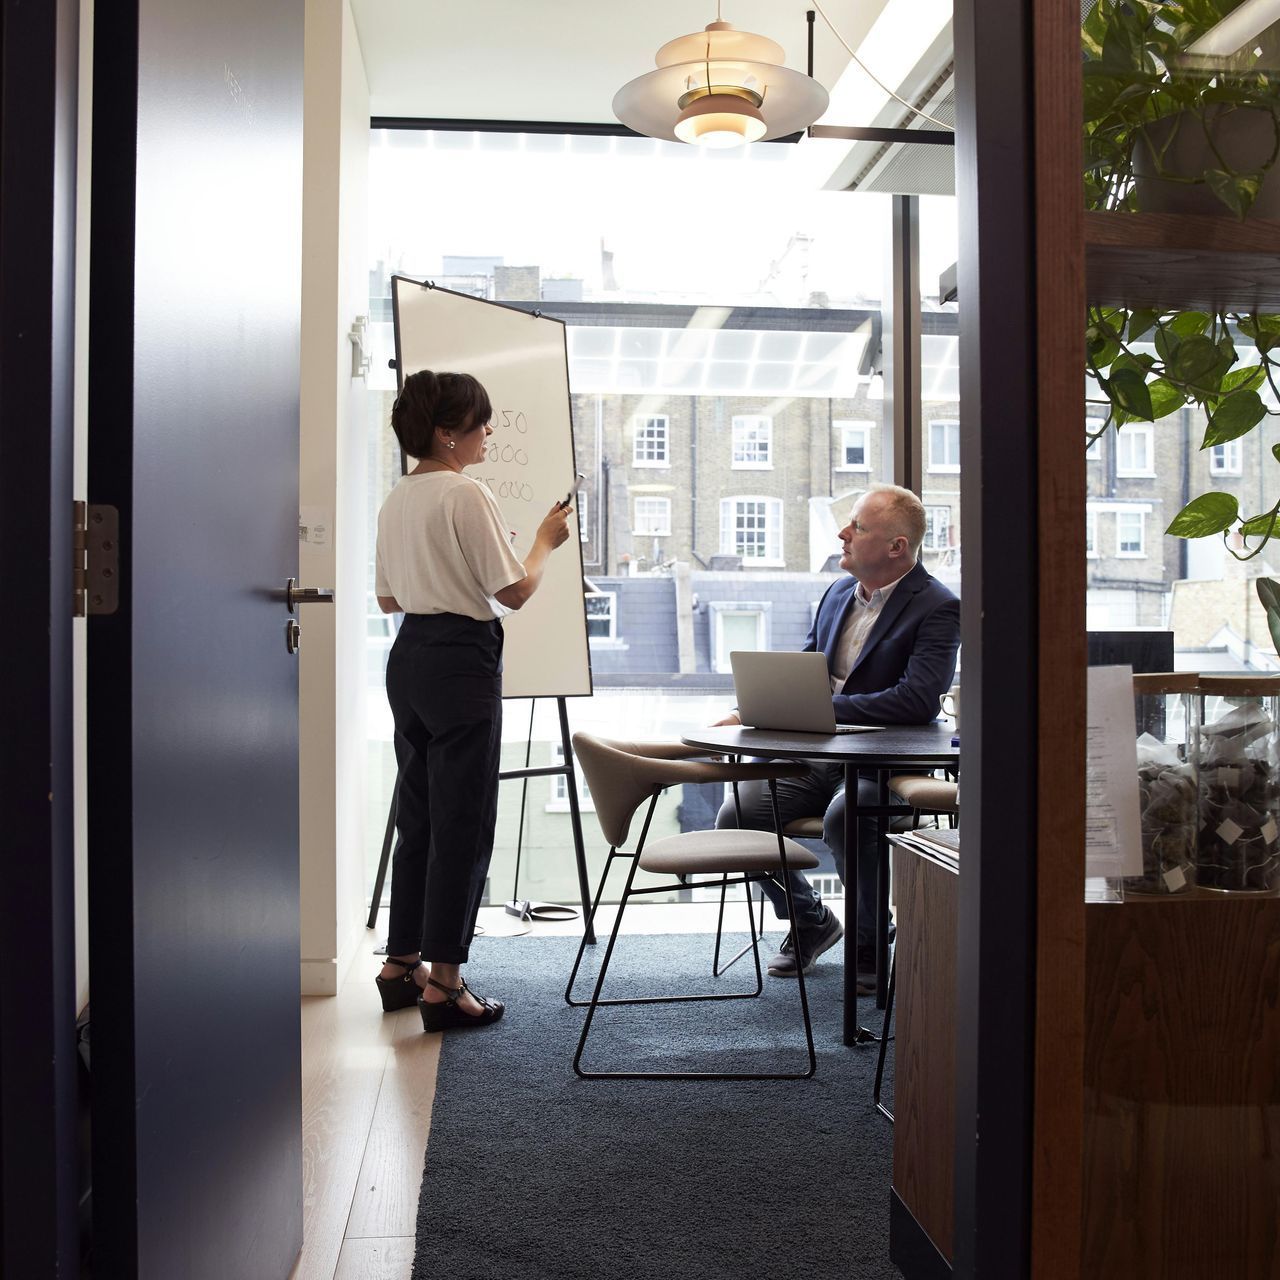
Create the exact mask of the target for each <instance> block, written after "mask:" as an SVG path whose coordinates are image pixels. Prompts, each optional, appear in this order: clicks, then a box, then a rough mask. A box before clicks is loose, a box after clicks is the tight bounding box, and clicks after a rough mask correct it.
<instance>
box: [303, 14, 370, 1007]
mask: <svg viewBox="0 0 1280 1280" xmlns="http://www.w3.org/2000/svg"><path fill="white" fill-rule="evenodd" d="M305 58H306V64H305V73H306V81H305V125H304V154H303V219H302V360H301V379H302V389H301V419H302V420H301V433H300V458H299V495H298V501H299V506H300V508H301V513H302V517H303V518H302V521H301V522H300V523H301V524H304V525H306V526H307V527H308V529H309V530H310V531H311V532H310V533H309V536H308V539H307V540H306V541H300V543H299V547H298V579H299V582H300V583H301V584H302V585H303V586H308V587H333V588H334V590H335V604H334V606H333V607H332V608H331V607H330V606H328V605H320V604H313V605H304V606H302V610H301V619H302V648H301V654H300V657H301V666H300V670H299V682H300V683H299V713H298V714H299V725H298V728H299V744H300V745H299V761H298V763H299V797H298V798H299V814H300V827H299V835H300V857H301V879H302V956H301V960H302V991H303V994H304V995H334V994H336V992H337V990H338V986H339V984H340V983H341V981H342V979H343V977H344V976H345V973H346V970H347V968H348V966H349V965H350V963H351V961H352V959H353V958H354V956H355V954H356V952H357V951H358V950H360V949H361V948H362V946H363V944H364V942H365V941H366V938H367V936H368V935H366V933H365V929H364V921H363V915H364V885H363V861H364V851H363V848H362V838H363V813H364V794H363V792H364V750H365V724H364V617H365V590H366V585H365V573H366V570H365V563H366V555H367V547H366V541H367V540H366V537H365V511H364V505H365V418H364V408H365V399H366V395H365V386H364V381H363V380H362V379H353V378H352V376H351V343H350V341H349V340H348V337H347V335H348V333H349V332H350V329H351V325H352V322H353V321H354V320H355V318H356V317H357V316H361V315H365V314H367V312H368V307H369V302H368V296H369V276H368V261H367V259H368V245H367V241H368V234H367V226H366V221H367V203H368V198H367V189H368V156H369V85H368V81H367V79H366V77H365V70H364V59H363V56H362V54H361V51H360V41H359V37H358V35H357V33H356V27H355V21H354V19H353V17H352V14H351V7H350V2H349V0H307V6H306V46H305ZM317 526H322V527H323V532H322V533H320V534H317V532H316V529H317Z"/></svg>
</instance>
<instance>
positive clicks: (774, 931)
mask: <svg viewBox="0 0 1280 1280" xmlns="http://www.w3.org/2000/svg"><path fill="white" fill-rule="evenodd" d="M731 910H734V908H731ZM744 910H745V909H744V908H743V907H742V906H741V905H740V904H739V905H737V907H736V912H735V914H739V913H742V912H743V911H744ZM601 916H602V919H601V927H602V928H603V929H608V928H609V926H610V924H611V923H612V918H611V915H610V916H606V914H605V909H604V908H602V910H601ZM715 917H716V909H715V907H714V906H713V905H711V904H709V903H675V904H653V905H638V906H634V907H631V908H629V909H628V911H627V917H626V924H625V928H624V932H627V933H631V932H636V933H680V932H686V931H687V932H697V931H712V930H714V929H715ZM770 917H772V912H770ZM480 919H481V923H482V924H483V925H484V926H485V927H486V929H487V930H488V932H489V933H490V934H491V935H492V934H496V933H506V932H511V931H513V930H520V929H523V930H524V931H528V926H527V925H526V926H521V925H519V924H518V922H517V921H516V920H515V919H514V917H511V916H507V915H505V914H504V913H503V912H502V910H501V909H500V908H497V909H486V910H485V911H483V912H482V913H481V917H480ZM739 923H740V922H739ZM766 927H767V928H768V930H769V934H770V936H769V941H770V942H772V943H774V944H775V945H776V944H777V943H778V942H779V941H781V936H782V935H781V932H780V930H779V927H778V925H777V924H776V922H772V920H770V922H769V923H768V924H767V926H766ZM533 928H534V930H535V931H536V932H537V933H538V934H541V935H547V934H553V933H576V932H577V931H578V930H579V929H580V928H581V924H580V922H579V921H576V920H572V921H567V922H564V923H560V924H550V923H539V924H537V925H534V926H533ZM373 946H374V940H373V935H372V934H370V943H369V949H370V952H372V949H373ZM769 954H772V952H771V951H770V952H769ZM474 958H476V957H474V956H473V959H474ZM377 970H378V965H377V961H375V959H374V957H373V956H372V954H370V955H368V956H364V957H360V958H358V959H357V961H356V963H355V964H354V965H352V968H351V973H350V975H349V976H348V977H347V980H346V981H345V982H344V983H343V986H342V990H341V991H339V993H338V994H337V996H308V997H305V998H304V999H303V1001H302V1158H303V1247H302V1253H301V1255H300V1256H299V1258H298V1261H297V1264H296V1265H295V1267H294V1269H293V1272H292V1275H291V1277H290V1280H409V1276H410V1274H411V1271H412V1266H413V1243H414V1231H415V1227H416V1223H417V1215H418V1191H419V1188H420V1187H421V1184H422V1166H423V1159H424V1156H425V1153H426V1149H427V1138H428V1135H429V1132H430V1129H431V1106H432V1102H433V1100H434V1098H435V1092H436V1068H437V1065H438V1063H439V1059H440V1041H441V1037H440V1036H439V1035H424V1034H423V1033H422V1022H421V1020H420V1019H419V1017H418V1011H417V1010H416V1009H404V1010H401V1011H400V1012H399V1013H393V1014H383V1013H382V1012H381V1011H380V1009H379V1005H378V997H377V992H376V991H375V990H374V986H373V975H374V974H375V973H376V972H377ZM493 994H494V995H497V996H501V994H502V993H501V992H494V993H493Z"/></svg>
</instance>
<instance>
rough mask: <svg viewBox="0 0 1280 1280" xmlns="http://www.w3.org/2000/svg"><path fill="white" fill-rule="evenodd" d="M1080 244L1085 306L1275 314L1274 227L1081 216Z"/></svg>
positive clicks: (1277, 232)
mask: <svg viewBox="0 0 1280 1280" xmlns="http://www.w3.org/2000/svg"><path fill="white" fill-rule="evenodd" d="M1084 239H1085V261H1086V287H1087V294H1088V298H1089V301H1090V302H1097V303H1109V304H1112V305H1124V306H1128V307H1164V308H1168V309H1174V308H1176V309H1179V310H1194V309H1199V308H1209V309H1213V308H1215V307H1230V308H1232V309H1233V310H1240V311H1254V310H1259V311H1276V312H1280V222H1270V221H1263V220H1261V219H1250V220H1248V221H1246V222H1237V221H1236V220H1235V219H1234V218H1232V217H1231V216H1230V215H1229V214H1224V215H1223V216H1222V217H1217V216H1214V215H1206V214H1185V213H1182V214H1174V213H1086V214H1085V215H1084Z"/></svg>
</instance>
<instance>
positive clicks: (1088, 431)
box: [1084, 415, 1107, 462]
mask: <svg viewBox="0 0 1280 1280" xmlns="http://www.w3.org/2000/svg"><path fill="white" fill-rule="evenodd" d="M1106 421H1107V420H1106V418H1091V417H1089V416H1088V415H1086V416H1085V420H1084V423H1085V427H1084V434H1085V437H1086V440H1087V438H1088V437H1089V436H1091V435H1093V433H1094V432H1095V431H1098V430H1100V429H1101V428H1102V427H1103V426H1104V425H1105V424H1106ZM1084 460H1085V461H1086V462H1101V461H1102V437H1101V436H1098V438H1097V439H1096V440H1094V441H1092V442H1090V443H1087V444H1086V445H1085V450H1084Z"/></svg>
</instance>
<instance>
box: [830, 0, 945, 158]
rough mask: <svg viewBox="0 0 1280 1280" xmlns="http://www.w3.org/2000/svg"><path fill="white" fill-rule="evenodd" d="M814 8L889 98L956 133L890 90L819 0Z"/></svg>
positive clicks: (943, 122) (915, 113)
mask: <svg viewBox="0 0 1280 1280" xmlns="http://www.w3.org/2000/svg"><path fill="white" fill-rule="evenodd" d="M813 7H814V8H815V9H817V11H818V12H819V13H820V14H822V20H823V22H825V23H826V24H827V26H828V27H830V28H831V34H832V35H833V36H835V38H836V39H837V40H839V41H840V43H841V44H842V45H844V47H845V50H846V51H847V52H848V54H849V57H851V58H852V59H853V60H854V62H856V63H857V64H858V66H859V67H861V68H862V70H863V71H864V72H865V73H866V74H867V75H868V76H870V77H871V79H872V80H874V81H875V82H876V84H878V85H879V86H880V88H881V89H883V90H884V91H885V93H887V94H888V95H889V97H891V98H893V99H895V100H896V101H898V102H900V103H902V105H903V106H904V107H906V109H907V110H908V111H910V112H911V113H912V114H913V115H917V116H919V117H920V118H921V119H922V120H928V121H929V122H930V123H931V124H936V125H937V126H938V127H939V128H940V129H945V130H946V131H947V132H948V133H954V132H955V130H954V129H953V128H952V127H951V126H950V125H949V124H947V122H946V121H945V120H939V119H938V117H937V116H931V115H930V114H929V113H928V112H927V111H922V110H921V109H920V108H919V107H913V106H912V105H911V103H909V102H908V101H907V100H906V98H904V97H902V96H901V95H900V94H897V93H894V91H893V90H892V89H890V88H889V86H888V85H887V84H885V82H884V81H883V80H881V79H880V77H879V76H877V75H876V74H875V72H874V71H872V70H871V68H870V67H869V66H867V64H866V63H865V62H863V61H862V59H861V58H859V57H858V55H857V54H856V53H854V51H853V49H852V48H850V46H849V42H848V41H847V40H846V39H845V38H844V36H842V35H841V34H840V32H839V31H837V30H836V24H835V23H834V22H832V21H831V19H830V18H828V17H827V14H826V10H824V9H823V7H822V5H821V4H820V3H819V0H813Z"/></svg>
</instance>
